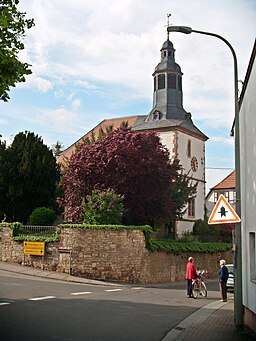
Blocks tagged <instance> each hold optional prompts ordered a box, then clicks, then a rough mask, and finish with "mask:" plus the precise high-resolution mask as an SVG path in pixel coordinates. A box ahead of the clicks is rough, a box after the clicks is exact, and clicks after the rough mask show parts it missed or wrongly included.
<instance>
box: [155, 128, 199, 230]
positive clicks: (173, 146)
mask: <svg viewBox="0 0 256 341" xmlns="http://www.w3.org/2000/svg"><path fill="white" fill-rule="evenodd" d="M159 136H160V138H161V142H162V144H163V145H165V146H166V147H167V148H168V149H169V151H170V158H171V159H174V158H176V157H177V158H178V159H179V160H180V164H181V165H182V167H183V168H184V173H186V174H187V173H188V174H189V176H191V177H192V181H193V183H195V182H198V185H197V194H196V198H195V214H194V215H193V216H189V215H188V210H186V212H185V214H184V216H183V219H184V220H183V221H178V222H177V225H176V232H177V234H178V235H182V233H184V232H187V231H192V229H193V225H194V222H195V221H196V220H198V219H203V218H204V204H205V152H204V141H202V140H199V139H198V138H195V137H194V136H191V135H188V134H185V133H183V132H180V131H171V132H170V131H169V132H161V133H159ZM189 141H190V142H189ZM189 144H190V151H189V150H188V149H189ZM193 157H194V158H196V161H197V166H196V167H195V168H194V169H193V170H192V169H191V160H192V158H193Z"/></svg>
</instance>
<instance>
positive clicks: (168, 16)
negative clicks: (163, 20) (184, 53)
mask: <svg viewBox="0 0 256 341" xmlns="http://www.w3.org/2000/svg"><path fill="white" fill-rule="evenodd" d="M170 16H171V13H167V27H169V24H170V23H169V18H170ZM167 40H169V32H168V31H167Z"/></svg>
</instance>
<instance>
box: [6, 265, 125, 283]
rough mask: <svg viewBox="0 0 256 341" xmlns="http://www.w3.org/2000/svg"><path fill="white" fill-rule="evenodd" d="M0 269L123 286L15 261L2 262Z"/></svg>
mask: <svg viewBox="0 0 256 341" xmlns="http://www.w3.org/2000/svg"><path fill="white" fill-rule="evenodd" d="M0 270H3V271H8V272H14V273H19V274H22V275H27V276H35V277H41V278H47V279H54V280H59V281H66V282H71V283H80V284H93V285H102V286H123V285H122V284H119V283H111V282H103V281H98V280H93V279H87V278H83V277H77V276H72V275H68V274H65V273H62V272H55V271H48V270H41V269H37V268H33V267H28V266H24V265H20V264H13V263H5V262H0Z"/></svg>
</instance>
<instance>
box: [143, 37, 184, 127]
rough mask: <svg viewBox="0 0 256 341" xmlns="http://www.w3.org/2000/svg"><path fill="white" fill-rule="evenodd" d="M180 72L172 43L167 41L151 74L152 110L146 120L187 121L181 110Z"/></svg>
mask: <svg viewBox="0 0 256 341" xmlns="http://www.w3.org/2000/svg"><path fill="white" fill-rule="evenodd" d="M182 75H183V74H182V72H181V68H180V66H179V65H178V64H177V63H176V62H175V49H174V47H173V44H172V42H171V41H170V40H169V36H168V37H167V40H166V41H165V42H164V44H163V46H162V48H161V61H160V63H159V64H158V65H157V66H156V68H155V71H154V73H153V77H154V92H153V109H152V111H151V112H150V114H149V115H148V118H147V121H148V120H152V119H153V120H154V119H156V118H157V116H158V119H167V120H169V119H181V120H184V119H187V118H189V117H188V114H187V113H186V111H185V110H184V109H183V94H182Z"/></svg>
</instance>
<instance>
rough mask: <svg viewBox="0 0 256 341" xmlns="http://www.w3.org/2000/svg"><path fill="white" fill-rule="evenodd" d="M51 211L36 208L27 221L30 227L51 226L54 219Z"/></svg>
mask: <svg viewBox="0 0 256 341" xmlns="http://www.w3.org/2000/svg"><path fill="white" fill-rule="evenodd" d="M56 217H57V216H56V213H55V212H54V210H53V209H51V208H47V207H37V208H35V209H34V211H33V212H32V213H31V215H30V217H29V221H30V224H31V225H38V226H51V225H52V224H53V222H54V220H55V219H56Z"/></svg>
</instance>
